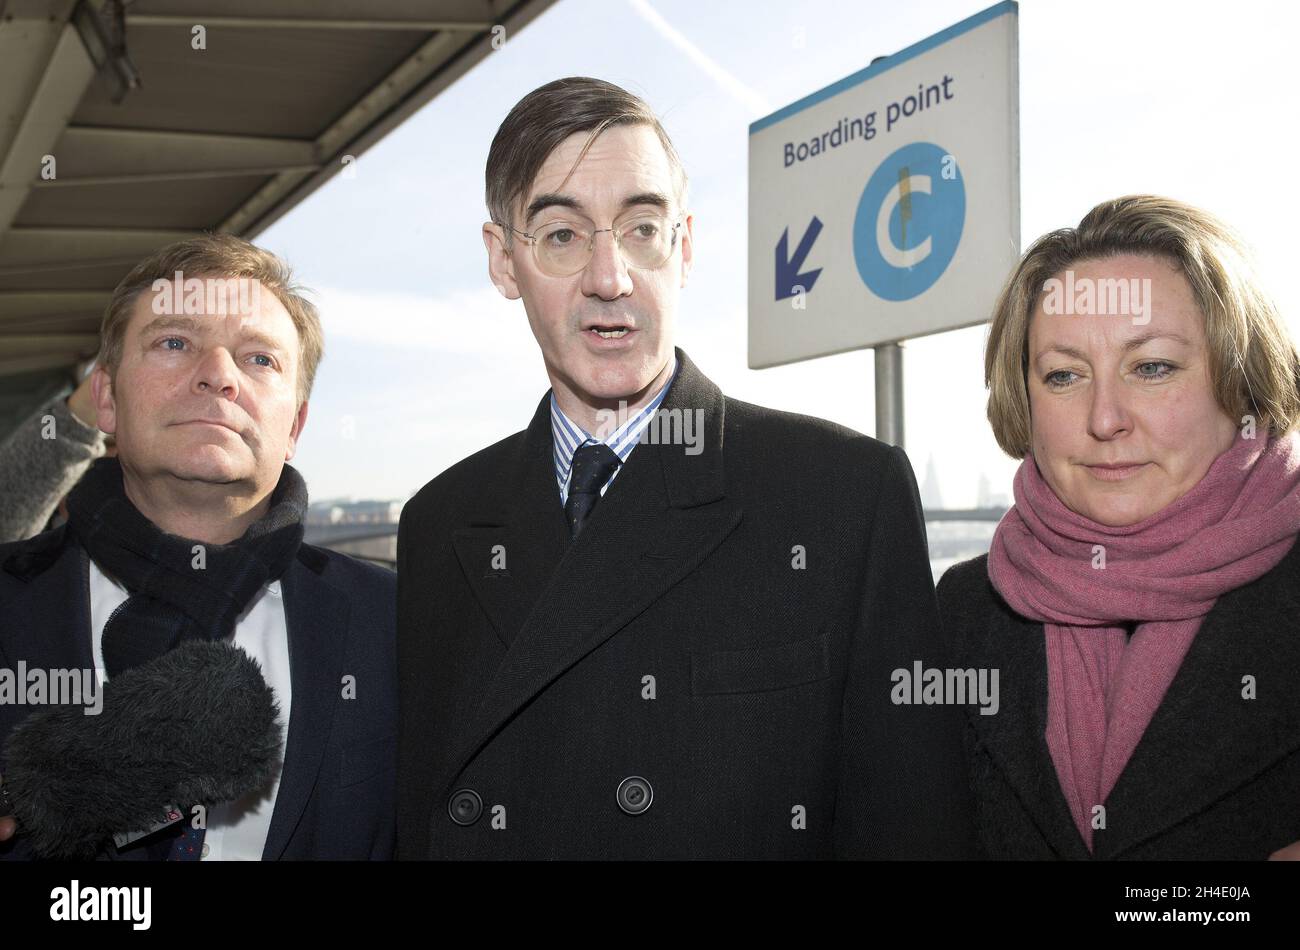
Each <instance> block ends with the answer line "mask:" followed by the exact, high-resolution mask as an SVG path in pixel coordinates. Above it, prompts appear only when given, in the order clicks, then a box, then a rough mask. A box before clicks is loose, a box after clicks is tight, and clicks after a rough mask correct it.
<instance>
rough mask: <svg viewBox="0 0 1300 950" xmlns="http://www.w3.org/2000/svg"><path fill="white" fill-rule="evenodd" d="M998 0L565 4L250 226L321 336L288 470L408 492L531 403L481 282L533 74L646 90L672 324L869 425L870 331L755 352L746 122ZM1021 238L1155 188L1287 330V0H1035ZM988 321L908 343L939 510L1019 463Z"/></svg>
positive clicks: (326, 491) (1294, 17) (806, 407)
mask: <svg viewBox="0 0 1300 950" xmlns="http://www.w3.org/2000/svg"><path fill="white" fill-rule="evenodd" d="M990 5H991V3H987V2H978V0H976V2H958V0H927V2H925V3H923V4H908V5H903V4H896V3H885V2H874V0H872V2H861V0H855V2H833V0H813V2H800V3H798V4H797V5H796V4H789V3H786V2H777V0H719V2H710V3H707V4H706V3H699V2H698V0H648V2H647V0H623V2H611V0H559V2H557V3H556V4H555V5H554V6H553V7H552V8H551V9H550V10H549V11H547V12H546V13H545V14H543V15H542V16H541V17H539V18H538V19H537V20H535V21H534V22H533V23H532V24H531V25H530V26H529V27H527V28H526V29H525V30H523V31H522V32H521V33H520V34H519V35H518V36H517V37H508V38H507V42H506V43H505V44H504V46H503V47H502V48H501V49H500V50H499V51H497V52H495V53H493V54H492V55H490V56H489V57H488V58H487V59H486V60H485V61H483V62H482V63H480V64H479V65H478V66H476V67H475V68H474V69H473V70H472V71H471V72H470V73H469V74H468V75H466V76H465V77H463V78H462V79H460V80H459V81H458V82H457V83H455V84H454V85H453V86H451V87H450V88H449V89H447V90H446V91H444V92H443V93H442V94H441V95H440V96H439V97H438V98H437V99H436V100H435V101H434V102H432V103H431V104H430V105H428V106H426V107H425V108H424V109H423V110H422V111H420V112H419V113H418V114H417V115H415V116H414V117H413V118H411V119H410V120H408V121H407V122H406V123H405V124H404V125H403V126H401V127H400V128H399V129H397V130H396V131H395V132H393V133H392V134H391V135H389V136H388V137H387V138H386V139H385V140H383V141H382V142H381V143H379V144H378V145H377V146H376V147H374V148H372V149H371V150H370V151H369V152H366V153H365V154H364V155H363V156H362V157H361V158H360V159H359V160H358V161H357V162H356V166H355V169H356V174H355V176H353V177H351V178H346V179H345V178H343V177H341V176H336V177H335V178H334V179H333V180H332V181H331V182H330V183H329V184H327V185H326V186H325V187H323V188H322V189H321V190H320V191H318V192H317V193H316V194H315V195H313V196H312V197H311V198H309V199H308V200H307V201H305V202H303V203H302V204H301V205H299V206H298V207H297V208H296V209H294V210H293V211H292V212H291V213H290V214H289V215H287V216H286V217H285V218H284V219H283V220H282V221H280V222H279V223H277V224H276V225H275V226H273V227H272V228H271V229H270V230H268V231H267V232H266V233H264V234H263V235H261V236H260V237H259V238H258V243H260V244H262V245H263V246H266V247H268V248H269V249H271V250H273V251H275V252H277V253H279V254H282V255H284V256H285V257H286V258H288V260H289V261H290V262H291V263H292V264H293V265H294V267H295V269H296V271H297V273H298V276H299V278H300V279H301V280H302V282H304V283H305V284H307V285H308V286H310V287H313V288H314V289H315V290H316V299H317V301H318V303H319V304H320V305H321V307H322V312H323V314H322V315H323V321H324V325H325V332H326V349H325V359H324V361H323V363H322V364H321V367H320V371H319V373H318V374H317V377H316V384H315V389H314V392H313V394H312V399H311V407H310V412H309V419H308V424H307V428H306V430H305V432H304V434H303V440H302V442H301V444H300V451H299V455H298V457H297V459H296V460H295V464H296V465H298V467H299V468H300V470H301V471H302V472H303V473H304V475H305V476H306V478H307V483H308V485H309V487H310V489H311V493H312V496H313V497H314V498H317V499H322V498H326V497H337V496H353V497H356V498H379V497H385V498H387V497H392V498H401V499H404V498H406V497H408V496H409V495H411V494H412V493H414V492H415V491H417V490H418V489H419V488H420V486H422V485H423V484H424V483H425V482H427V481H428V480H429V479H431V478H433V477H434V476H435V475H437V474H438V473H439V472H441V471H442V470H443V469H445V468H447V467H448V466H449V465H451V464H453V463H455V462H456V461H458V460H459V459H461V458H463V457H465V456H466V455H469V454H471V453H473V452H475V451H477V450H478V449H480V448H482V447H484V446H486V445H489V444H491V443H492V442H495V441H497V440H498V439H500V438H503V437H504V436H506V435H509V434H510V433H512V432H516V431H518V430H520V429H522V428H523V427H524V426H525V425H527V423H528V421H529V419H530V418H531V417H532V413H533V411H534V409H535V408H536V406H537V403H538V401H539V399H540V398H541V396H542V395H543V394H544V393H545V391H546V389H547V387H548V386H549V383H548V381H547V378H546V374H545V371H544V368H543V365H542V360H541V356H540V352H539V350H538V348H537V345H536V342H535V341H534V339H533V337H532V334H531V332H530V331H529V329H528V323H527V319H526V317H525V315H524V311H523V305H522V303H521V302H520V301H507V300H505V299H504V298H502V297H501V296H500V295H499V294H498V292H497V291H496V289H495V288H494V287H493V286H492V285H491V283H490V282H489V280H488V276H487V265H486V255H485V252H484V249H483V244H482V240H481V238H480V228H481V226H482V224H483V222H484V221H485V220H486V218H487V211H486V209H485V207H484V204H483V168H484V163H485V161H486V158H487V151H488V146H489V145H490V143H491V140H492V136H493V134H494V133H495V132H496V129H497V126H498V125H499V124H500V122H501V120H502V119H503V118H504V117H505V115H506V113H507V112H508V111H509V110H510V108H511V107H512V106H513V105H514V104H515V102H517V101H518V100H519V99H520V98H522V97H523V96H524V95H525V94H527V93H528V92H529V91H531V90H532V89H534V88H536V87H537V86H540V85H542V84H543V83H546V82H549V81H550V80H552V79H556V78H560V77H563V76H570V75H589V76H596V77H599V78H602V79H606V80H609V81H611V82H614V83H617V84H619V85H621V86H624V87H625V88H627V89H629V90H631V91H633V92H635V93H637V94H638V95H640V96H642V97H643V98H644V99H646V101H647V102H649V103H650V105H651V106H652V107H653V108H654V109H655V110H656V112H657V113H658V114H659V115H660V117H661V119H662V120H663V122H664V125H665V127H666V129H667V131H668V133H669V135H670V136H671V137H672V138H673V141H674V143H675V144H676V146H677V149H678V151H679V152H680V154H681V155H682V158H683V161H684V162H685V164H686V169H687V173H688V174H689V175H690V178H691V211H692V212H693V213H694V215H695V223H694V235H695V254H696V257H695V264H694V269H693V271H692V273H691V278H690V282H689V284H688V286H687V287H686V289H685V290H683V292H682V294H683V296H682V303H681V309H680V312H679V318H678V320H679V323H678V339H677V343H678V345H679V346H681V347H682V348H683V349H685V350H686V352H687V353H689V354H690V356H691V358H692V359H693V360H694V361H695V363H696V364H697V365H698V366H699V367H700V368H701V370H703V372H704V373H705V374H706V375H708V376H709V377H710V378H711V379H713V381H714V382H715V383H717V384H718V385H719V386H720V387H721V388H722V390H723V391H724V392H725V393H727V394H728V395H731V396H733V397H737V398H741V399H745V400H748V401H750V402H756V403H760V404H762V405H767V406H772V407H775V408H780V409H787V410H791V411H795V412H803V413H808V414H811V415H816V416H821V417H824V418H827V419H832V420H834V421H836V422H839V423H842V424H844V425H847V426H849V427H851V428H854V429H857V430H858V431H860V432H865V433H867V434H873V433H874V428H875V420H874V408H873V378H872V377H873V362H872V353H871V351H870V350H861V351H856V352H852V353H847V354H842V355H839V356H833V357H826V358H822V359H818V360H813V361H809V362H805V363H800V364H795V365H792V366H784V367H778V368H774V369H764V370H750V369H748V368H747V366H746V314H745V306H746V268H747V250H746V247H745V241H746V233H747V231H746V221H747V204H748V200H749V196H748V185H747V177H746V164H747V160H748V159H747V155H748V138H749V133H748V126H749V123H750V122H752V121H753V120H755V119H757V118H760V117H762V116H763V115H766V114H768V113H769V112H772V111H774V110H775V109H778V108H780V107H781V106H784V105H786V104H788V103H790V102H792V101H794V100H796V99H798V98H800V97H802V96H805V95H807V94H808V93H811V92H814V91H816V90H818V89H820V88H822V87H823V86H826V85H828V84H829V83H832V82H834V81H836V80H838V79H841V78H843V77H844V76H847V75H849V74H850V73H853V72H856V71H857V70H860V69H862V68H863V67H865V66H866V65H867V64H868V63H869V62H870V61H871V59H873V58H874V57H875V56H877V55H884V54H890V53H894V52H897V51H898V50H900V49H902V48H904V47H906V46H909V45H911V44H912V43H914V42H916V41H918V40H921V39H923V38H925V37H927V36H929V35H931V34H933V33H936V32H938V31H940V30H942V29H944V28H945V27H947V26H950V25H952V24H953V23H956V22H957V21H959V20H961V19H964V18H965V17H967V16H970V15H971V14H974V13H977V12H979V11H980V10H983V9H985V8H986V7H988V6H990ZM1019 21H1020V137H1021V153H1020V157H1021V192H1020V194H1021V239H1022V247H1027V246H1028V245H1029V243H1030V242H1032V241H1033V240H1034V238H1036V237H1038V236H1039V235H1041V234H1043V233H1045V232H1046V231H1049V230H1053V229H1055V228H1058V227H1064V226H1072V225H1076V224H1077V223H1078V221H1079V219H1080V218H1081V217H1082V216H1083V214H1084V213H1085V212H1086V211H1087V210H1088V209H1089V208H1091V207H1092V206H1093V205H1095V204H1096V203H1097V202H1099V201H1102V200H1104V199H1107V198H1112V197H1116V196H1119V195H1122V194H1131V193H1137V192H1151V193H1156V194H1164V195H1169V196H1171V197H1175V198H1178V199H1181V200H1183V201H1187V202H1190V203H1192V204H1196V205H1200V206H1202V207H1204V208H1206V209H1208V210H1210V211H1212V212H1213V213H1215V214H1217V215H1218V216H1220V217H1221V218H1223V219H1225V220H1226V221H1227V222H1228V223H1229V224H1231V225H1233V226H1235V227H1236V228H1237V229H1238V230H1239V231H1241V232H1242V233H1243V234H1244V235H1245V236H1246V238H1247V240H1249V241H1250V242H1251V243H1252V244H1253V245H1254V246H1255V248H1256V250H1257V252H1258V254H1259V263H1260V267H1261V275H1262V277H1263V281H1264V283H1265V285H1266V286H1267V287H1268V289H1269V290H1270V291H1271V292H1272V293H1273V295H1274V297H1275V298H1276V299H1277V301H1278V303H1279V305H1280V307H1281V310H1282V312H1283V314H1284V316H1285V317H1286V318H1287V320H1288V323H1289V325H1290V326H1291V327H1292V331H1293V333H1296V334H1297V336H1300V317H1298V316H1297V314H1298V313H1300V293H1298V292H1297V290H1296V286H1295V283H1294V282H1293V281H1291V280H1289V278H1290V276H1291V274H1290V271H1291V269H1292V264H1291V262H1290V261H1289V260H1288V259H1287V258H1286V255H1287V254H1288V253H1289V251H1290V249H1291V242H1292V231H1293V228H1294V224H1293V222H1294V221H1295V220H1296V218H1297V216H1298V215H1300V188H1297V186H1296V185H1295V183H1294V181H1293V180H1292V179H1291V171H1290V166H1291V164H1292V162H1293V156H1294V155H1295V154H1296V146H1297V134H1296V124H1297V123H1296V116H1297V111H1298V110H1297V108H1296V106H1295V104H1294V102H1293V101H1292V100H1291V98H1290V97H1291V94H1292V89H1293V86H1294V83H1293V81H1292V77H1291V72H1292V68H1291V67H1292V65H1293V63H1292V61H1293V59H1294V56H1295V53H1294V49H1293V47H1294V39H1295V37H1296V35H1297V27H1298V26H1300V15H1298V14H1297V13H1296V12H1295V7H1294V5H1293V4H1290V3H1283V2H1272V3H1270V2H1253V0H1244V2H1238V3H1234V4H1230V5H1228V4H1223V3H1208V2H1204V3H1202V2H1179V3H1175V2H1156V0H1124V2H1111V0H1102V2H1090V3H1086V4H1085V3H1079V2H1066V0H1024V2H1022V3H1021V4H1020V15H1019ZM984 336H985V329H984V328H983V327H974V328H970V329H966V330H959V331H954V332H950V333H943V334H937V335H934V336H931V337H926V338H922V339H917V340H913V341H910V342H908V343H907V344H905V367H904V376H905V403H906V423H905V424H906V439H907V444H906V448H907V451H908V454H909V456H910V457H911V459H912V465H913V467H914V468H915V470H916V472H917V478H918V481H920V480H923V479H924V475H925V468H926V464H927V461H928V460H929V459H930V458H931V457H933V458H934V460H935V464H936V466H937V468H938V473H939V478H940V484H941V488H942V490H943V500H944V503H945V506H947V507H969V506H972V505H973V504H974V503H975V493H976V482H977V479H978V476H979V474H980V473H981V472H983V473H985V474H987V476H988V478H989V480H990V483H991V486H992V490H993V491H994V492H1000V493H1003V494H1006V495H1008V496H1009V495H1010V482H1011V477H1012V474H1013V473H1014V471H1015V466H1016V463H1015V462H1014V461H1012V460H1011V459H1009V458H1007V457H1006V456H1004V455H1003V454H1002V453H1001V452H1000V451H999V450H998V448H997V446H996V445H995V443H994V442H993V438H992V435H991V434H990V432H989V427H988V424H987V422H986V421H985V418H984V406H985V398H986V397H985V392H984V387H983V364H982V361H983V355H982V351H983V344H984Z"/></svg>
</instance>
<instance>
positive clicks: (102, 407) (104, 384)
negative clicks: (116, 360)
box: [90, 363, 117, 435]
mask: <svg viewBox="0 0 1300 950" xmlns="http://www.w3.org/2000/svg"><path fill="white" fill-rule="evenodd" d="M90 398H91V401H92V402H93V403H94V404H95V413H96V420H95V424H96V425H97V426H99V431H100V432H104V433H106V434H108V435H115V434H116V433H117V402H116V401H115V400H114V398H113V379H112V377H111V376H109V375H108V370H107V369H105V368H104V364H103V363H96V364H95V369H94V370H93V371H92V372H91V374H90Z"/></svg>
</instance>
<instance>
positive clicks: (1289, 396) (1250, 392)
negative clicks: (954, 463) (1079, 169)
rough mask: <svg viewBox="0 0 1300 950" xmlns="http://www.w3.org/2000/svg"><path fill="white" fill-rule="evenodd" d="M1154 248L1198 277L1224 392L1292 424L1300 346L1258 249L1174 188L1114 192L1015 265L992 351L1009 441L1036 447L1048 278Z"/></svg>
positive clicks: (1002, 437)
mask: <svg viewBox="0 0 1300 950" xmlns="http://www.w3.org/2000/svg"><path fill="white" fill-rule="evenodd" d="M1119 254H1148V255H1152V256H1154V257H1159V258H1162V259H1165V260H1167V261H1169V262H1170V263H1171V264H1173V265H1174V266H1175V267H1177V268H1178V269H1179V270H1180V271H1181V272H1182V274H1183V276H1184V277H1185V278H1186V279H1187V283H1188V284H1189V285H1190V286H1191V289H1192V296H1193V297H1194V298H1195V300H1196V303H1197V305H1198V307H1199V309H1200V311H1201V314H1202V316H1203V317H1204V318H1205V327H1204V329H1205V340H1206V347H1207V349H1208V351H1209V365H1210V378H1211V380H1212V384H1213V387H1214V397H1215V400H1216V401H1217V402H1218V404H1219V406H1220V407H1222V409H1223V410H1224V412H1226V413H1227V414H1228V415H1229V416H1230V417H1231V418H1232V419H1234V420H1237V421H1238V422H1239V423H1241V422H1242V421H1244V419H1243V417H1245V416H1251V417H1253V418H1254V420H1255V425H1256V427H1257V429H1258V430H1267V431H1270V432H1273V433H1275V434H1281V433H1284V432H1286V431H1288V430H1289V429H1290V428H1291V427H1292V426H1293V425H1294V424H1295V422H1296V420H1297V416H1300V355H1297V352H1296V347H1295V344H1294V343H1293V342H1292V340H1291V338H1290V335H1289V334H1288V333H1287V330H1286V327H1285V325H1284V324H1283V323H1282V319H1281V317H1280V315H1279V314H1278V311H1277V307H1276V306H1275V305H1274V304H1273V302H1272V301H1271V300H1270V299H1269V298H1268V296H1267V295H1266V294H1264V293H1263V291H1261V290H1260V288H1259V287H1258V286H1257V284H1256V282H1255V279H1254V277H1253V269H1252V266H1251V255H1250V252H1249V250H1248V249H1247V247H1246V245H1245V243H1244V242H1243V241H1242V240H1241V238H1240V237H1238V236H1237V235H1236V234H1235V233H1234V232H1233V231H1232V230H1231V229H1230V228H1228V226H1227V225H1225V224H1223V223H1222V222H1221V221H1219V220H1218V219H1216V218H1215V217H1213V216H1212V215H1210V214H1208V213H1207V212H1205V211H1202V210H1200V209H1199V208H1194V207H1192V206H1191V205H1187V204H1183V203H1182V202H1181V201H1175V200H1173V199H1172V198H1161V197H1157V196H1155V195H1128V196H1126V197H1123V198H1115V199H1112V200H1110V201H1104V202H1102V203H1101V204H1099V205H1097V206H1096V207H1095V208H1093V209H1092V210H1091V211H1089V212H1088V213H1087V214H1086V215H1085V216H1084V218H1083V220H1082V221H1080V222H1079V226H1078V227H1077V228H1061V229H1060V230H1058V231H1052V232H1051V233H1049V234H1045V235H1043V236H1042V237H1040V238H1039V239H1038V240H1037V241H1035V242H1034V244H1033V246H1032V247H1030V248H1029V250H1028V251H1026V252H1025V255H1024V257H1023V258H1021V260H1020V264H1019V265H1018V266H1017V267H1016V269H1015V271H1014V272H1012V274H1011V277H1010V278H1009V279H1008V280H1007V282H1006V285H1005V286H1004V287H1003V288H1002V293H1001V295H1000V297H999V298H998V302H997V307H996V308H995V309H994V311H993V320H992V323H991V325H990V327H989V338H988V344H987V346H986V347H985V351H984V385H985V386H986V387H988V391H989V404H988V418H989V423H990V424H991V425H992V427H993V436H994V438H996V439H997V442H998V445H999V446H1000V447H1001V449H1002V451H1004V452H1006V453H1007V454H1008V455H1010V456H1011V457H1012V458H1016V459H1021V458H1024V457H1025V455H1027V454H1028V453H1029V450H1030V446H1031V440H1030V418H1029V389H1028V371H1029V322H1030V319H1031V317H1032V316H1033V313H1034V310H1035V309H1036V308H1037V306H1038V304H1039V300H1040V297H1041V295H1042V294H1043V293H1044V292H1045V288H1046V285H1047V281H1048V280H1049V279H1050V278H1052V277H1054V276H1057V275H1059V274H1060V273H1061V272H1062V271H1064V270H1066V269H1067V268H1070V267H1072V266H1074V265H1075V264H1078V263H1079V262H1081V261H1086V260H1096V259H1098V258H1105V257H1113V256H1115V255H1119Z"/></svg>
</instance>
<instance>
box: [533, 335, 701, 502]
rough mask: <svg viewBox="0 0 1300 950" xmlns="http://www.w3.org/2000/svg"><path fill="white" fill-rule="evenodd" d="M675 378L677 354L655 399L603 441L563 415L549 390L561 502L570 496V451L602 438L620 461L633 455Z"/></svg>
mask: <svg viewBox="0 0 1300 950" xmlns="http://www.w3.org/2000/svg"><path fill="white" fill-rule="evenodd" d="M676 378H677V357H676V356H674V357H673V372H672V375H671V376H669V377H668V382H666V383H664V385H663V387H662V388H661V389H660V390H659V392H658V393H656V394H655V397H654V399H652V400H650V402H649V403H648V404H647V405H646V406H645V408H644V409H642V410H641V411H640V412H638V413H637V414H636V415H635V416H633V417H632V418H630V419H628V420H627V421H625V422H624V423H623V424H622V425H620V426H619V427H618V428H617V429H615V430H614V431H613V432H611V433H610V434H609V435H607V436H606V437H605V438H604V439H603V440H602V439H597V438H596V437H595V436H592V435H589V434H588V433H587V431H586V430H585V429H583V428H582V427H581V426H580V425H578V424H577V423H575V422H574V421H573V420H572V419H570V418H569V417H568V416H566V415H565V414H564V410H562V409H561V408H560V404H559V403H558V402H556V401H555V390H553V389H552V390H551V437H552V439H553V441H554V443H555V481H556V482H557V483H558V484H559V486H560V504H564V503H565V502H567V501H568V499H569V472H570V470H571V469H572V467H573V453H574V452H576V451H578V447H579V446H581V445H586V444H587V443H589V442H590V443H592V444H595V443H597V442H601V441H603V442H604V443H605V444H606V445H608V446H609V447H610V448H611V449H612V450H613V451H614V454H615V455H617V456H618V457H619V459H620V460H622V461H623V462H627V457H628V456H629V455H631V454H632V450H633V449H634V448H636V444H637V442H638V440H639V439H640V438H641V433H642V432H644V431H645V428H646V426H648V425H649V424H650V420H651V419H652V418H654V414H655V411H656V410H657V409H658V408H659V404H660V403H662V402H663V401H664V396H666V395H668V387H669V386H671V385H672V384H673V380H674V379H676ZM620 471H622V466H620V467H619V468H616V469H614V472H613V474H612V475H610V476H609V480H608V481H606V482H605V484H604V485H602V486H601V487H600V493H601V494H602V495H604V494H605V490H606V489H607V488H609V486H610V485H611V484H612V483H613V481H614V479H615V477H616V476H617V475H618V473H619V472H620Z"/></svg>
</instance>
